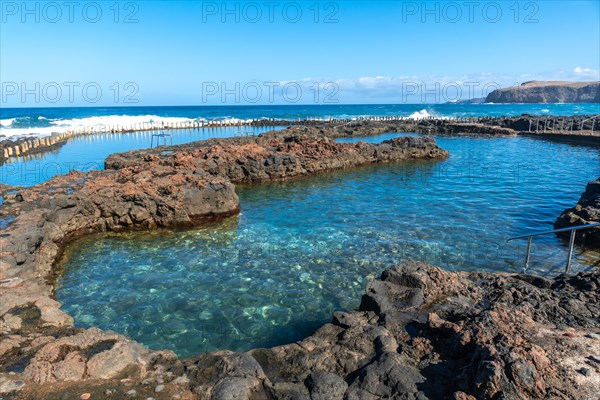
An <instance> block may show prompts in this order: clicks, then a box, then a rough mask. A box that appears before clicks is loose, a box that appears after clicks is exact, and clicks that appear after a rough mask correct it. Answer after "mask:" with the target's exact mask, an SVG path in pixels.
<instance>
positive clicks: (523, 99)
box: [485, 81, 600, 104]
mask: <svg viewBox="0 0 600 400" xmlns="http://www.w3.org/2000/svg"><path fill="white" fill-rule="evenodd" d="M485 102H486V103H542V104H547V103H600V82H598V81H595V82H561V81H530V82H524V83H523V84H521V85H520V86H515V87H509V88H502V89H496V90H494V91H492V92H491V93H490V94H488V95H487V97H486V99H485Z"/></svg>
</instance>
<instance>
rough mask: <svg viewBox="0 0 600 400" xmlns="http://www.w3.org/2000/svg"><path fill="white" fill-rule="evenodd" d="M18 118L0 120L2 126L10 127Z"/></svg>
mask: <svg viewBox="0 0 600 400" xmlns="http://www.w3.org/2000/svg"><path fill="white" fill-rule="evenodd" d="M15 119H16V118H7V119H0V126H10V125H12V123H13V122H15Z"/></svg>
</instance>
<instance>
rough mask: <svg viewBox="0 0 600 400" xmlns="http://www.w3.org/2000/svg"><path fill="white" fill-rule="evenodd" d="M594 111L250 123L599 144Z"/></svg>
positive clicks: (31, 143)
mask: <svg viewBox="0 0 600 400" xmlns="http://www.w3.org/2000/svg"><path fill="white" fill-rule="evenodd" d="M594 117H595V116H593V115H575V116H536V115H527V114H523V115H521V116H518V117H468V118H435V117H429V118H419V119H412V118H403V117H372V118H358V119H352V120H350V119H330V120H315V119H306V120H298V121H290V120H275V119H261V120H255V121H251V122H249V123H248V124H247V125H248V126H251V127H282V126H284V127H310V128H316V129H321V130H322V131H323V132H327V135H328V136H329V137H333V138H336V137H345V136H355V137H360V136H372V135H377V134H381V133H387V132H412V133H422V134H431V135H433V134H435V135H456V136H460V135H467V136H474V137H506V136H515V135H536V136H543V137H546V138H552V137H564V138H569V139H572V140H577V141H584V142H593V143H600V125H599V124H597V123H596V121H595V119H594ZM240 126H242V125H240V123H239V122H231V123H216V122H214V123H207V124H206V125H200V123H189V124H185V125H173V126H164V127H162V128H158V127H157V128H146V127H135V126H134V127H128V128H124V127H118V129H117V128H114V129H113V128H102V130H101V131H93V130H91V129H90V130H85V131H83V132H66V133H56V134H52V136H50V137H47V138H37V139H36V138H27V137H26V138H19V139H15V140H12V139H4V140H2V139H1V138H0V165H2V164H4V163H5V162H9V161H10V160H13V159H15V158H18V157H25V158H28V157H32V156H33V157H35V156H36V155H40V154H43V153H45V152H49V151H53V150H56V149H59V148H60V147H61V146H63V145H64V144H66V143H67V142H68V141H69V140H73V139H74V138H76V137H78V136H93V135H95V134H103V135H106V134H110V135H119V134H123V133H132V132H138V131H152V132H154V131H157V130H175V129H213V128H215V129H218V128H225V127H240Z"/></svg>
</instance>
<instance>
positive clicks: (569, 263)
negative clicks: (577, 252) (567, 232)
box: [565, 229, 577, 274]
mask: <svg viewBox="0 0 600 400" xmlns="http://www.w3.org/2000/svg"><path fill="white" fill-rule="evenodd" d="M576 232H577V230H576V229H573V230H572V231H571V237H570V238H569V255H568V256H567V266H566V267H565V274H566V273H568V272H569V268H571V258H572V257H573V246H574V245H575V233H576Z"/></svg>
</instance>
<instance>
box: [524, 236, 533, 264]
mask: <svg viewBox="0 0 600 400" xmlns="http://www.w3.org/2000/svg"><path fill="white" fill-rule="evenodd" d="M532 239H533V236H529V238H528V239H527V255H526V256H525V269H527V268H529V256H530V254H531V240H532Z"/></svg>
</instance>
